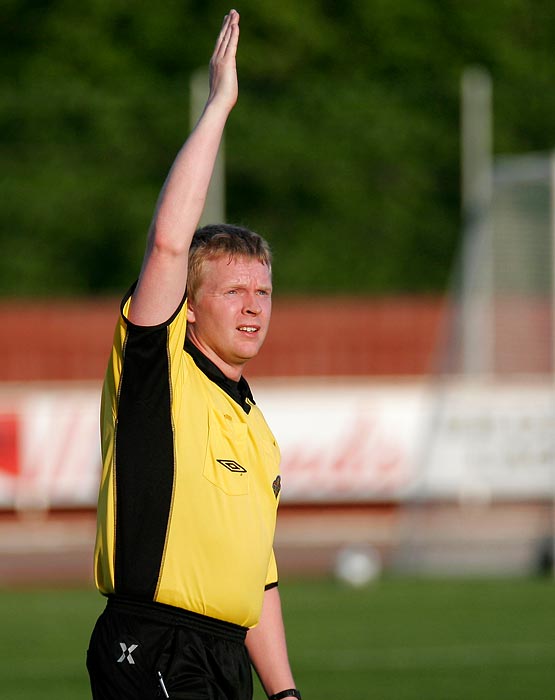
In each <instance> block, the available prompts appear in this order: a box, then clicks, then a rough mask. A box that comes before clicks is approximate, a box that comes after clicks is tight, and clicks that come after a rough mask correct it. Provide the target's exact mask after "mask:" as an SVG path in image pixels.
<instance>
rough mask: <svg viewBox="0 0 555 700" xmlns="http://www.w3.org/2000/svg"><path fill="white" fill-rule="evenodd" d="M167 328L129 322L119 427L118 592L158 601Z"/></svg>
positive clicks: (165, 478)
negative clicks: (136, 324)
mask: <svg viewBox="0 0 555 700" xmlns="http://www.w3.org/2000/svg"><path fill="white" fill-rule="evenodd" d="M167 334H168V329H167V327H166V326H163V327H161V326H158V327H155V328H138V327H136V326H133V325H131V324H129V327H128V335H127V339H126V342H125V348H124V356H123V368H122V377H121V386H120V392H119V402H118V417H117V428H116V446H115V450H116V454H115V480H116V527H115V539H116V546H115V593H116V595H126V596H131V597H134V598H140V599H143V600H153V599H154V596H155V593H156V588H157V585H158V580H159V575H160V567H161V564H162V558H163V554H164V546H165V542H166V533H167V528H168V521H169V517H170V509H171V503H172V493H173V482H174V445H173V426H172V419H171V386H170V373H169V369H170V368H169V358H168V349H167Z"/></svg>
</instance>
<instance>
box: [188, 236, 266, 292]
mask: <svg viewBox="0 0 555 700" xmlns="http://www.w3.org/2000/svg"><path fill="white" fill-rule="evenodd" d="M225 255H227V256H228V257H229V259H230V261H231V260H233V259H235V258H250V259H254V260H258V261H259V262H261V263H262V264H264V265H267V266H268V270H269V271H270V274H271V272H272V252H271V250H270V246H269V245H268V242H267V241H266V240H265V239H264V238H262V236H260V235H259V234H258V233H255V232H254V231H251V230H249V229H248V228H243V227H242V226H233V225H231V224H209V225H208V226H203V227H202V228H199V229H197V231H195V235H194V236H193V240H192V242H191V247H190V248H189V266H188V267H189V269H188V273H187V296H188V297H189V298H190V299H194V297H195V294H196V293H197V292H198V289H199V287H200V284H201V279H202V268H203V265H204V262H205V260H211V259H214V258H216V257H219V256H225Z"/></svg>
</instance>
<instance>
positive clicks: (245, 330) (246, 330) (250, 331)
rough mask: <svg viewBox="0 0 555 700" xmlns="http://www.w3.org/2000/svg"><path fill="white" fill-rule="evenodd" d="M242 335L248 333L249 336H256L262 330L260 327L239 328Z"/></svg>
mask: <svg viewBox="0 0 555 700" xmlns="http://www.w3.org/2000/svg"><path fill="white" fill-rule="evenodd" d="M237 330H238V331H240V332H241V333H247V335H255V334H256V333H258V331H259V330H260V327H259V326H239V327H238V328H237Z"/></svg>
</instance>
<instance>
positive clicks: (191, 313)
mask: <svg viewBox="0 0 555 700" xmlns="http://www.w3.org/2000/svg"><path fill="white" fill-rule="evenodd" d="M195 320H196V317H195V309H194V308H193V305H192V304H191V302H187V323H194V322H195Z"/></svg>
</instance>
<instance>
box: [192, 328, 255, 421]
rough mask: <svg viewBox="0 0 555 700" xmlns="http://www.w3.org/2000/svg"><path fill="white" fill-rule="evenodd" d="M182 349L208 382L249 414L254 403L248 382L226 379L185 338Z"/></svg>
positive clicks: (210, 361)
mask: <svg viewBox="0 0 555 700" xmlns="http://www.w3.org/2000/svg"><path fill="white" fill-rule="evenodd" d="M184 349H185V352H187V353H188V354H189V355H190V356H191V357H192V358H193V360H194V362H195V364H196V366H197V367H198V368H199V369H200V370H201V372H203V373H204V374H205V375H206V376H207V377H208V379H210V381H212V382H214V384H217V385H218V386H219V387H220V389H222V390H223V391H225V393H226V394H227V395H228V396H229V397H230V398H232V399H233V400H234V401H235V402H236V403H238V404H239V406H241V408H242V409H243V410H244V411H245V413H249V412H250V410H251V406H254V405H255V401H254V398H253V396H252V392H251V390H250V387H249V385H248V382H247V380H246V379H245V378H244V377H241V379H240V380H239V381H238V382H234V381H233V379H230V378H229V377H226V376H225V374H224V373H223V372H222V370H221V369H220V368H219V367H217V366H216V365H215V364H214V363H213V362H212V360H209V359H208V358H207V357H206V355H205V354H204V353H202V352H201V351H200V350H199V349H198V348H197V346H196V345H194V343H192V342H191V340H189V338H185V346H184Z"/></svg>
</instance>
